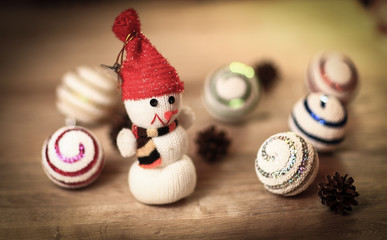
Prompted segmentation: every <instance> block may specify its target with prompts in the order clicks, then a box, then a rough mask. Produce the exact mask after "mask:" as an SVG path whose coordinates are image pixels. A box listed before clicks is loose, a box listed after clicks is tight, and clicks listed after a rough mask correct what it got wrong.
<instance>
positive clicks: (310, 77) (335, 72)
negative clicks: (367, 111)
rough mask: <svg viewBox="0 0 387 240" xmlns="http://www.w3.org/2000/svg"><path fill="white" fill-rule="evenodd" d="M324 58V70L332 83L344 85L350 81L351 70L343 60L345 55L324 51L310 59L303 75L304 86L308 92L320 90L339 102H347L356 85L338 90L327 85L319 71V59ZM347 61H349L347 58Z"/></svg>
mask: <svg viewBox="0 0 387 240" xmlns="http://www.w3.org/2000/svg"><path fill="white" fill-rule="evenodd" d="M322 58H324V59H326V62H325V72H326V74H327V76H328V77H329V79H330V80H331V81H332V82H333V83H337V84H340V85H345V84H348V83H350V80H351V77H352V76H353V74H355V73H353V72H351V69H350V67H349V65H348V63H346V62H344V60H345V59H346V56H345V55H343V54H342V53H338V52H325V53H319V54H317V55H316V56H315V57H314V58H313V60H312V61H311V63H310V65H309V68H308V70H307V74H306V77H305V83H306V87H307V89H308V91H309V92H322V93H325V94H328V95H333V96H335V97H337V98H338V99H339V100H340V101H341V102H343V103H348V102H349V101H350V100H351V99H352V98H353V97H354V95H355V94H356V89H357V88H356V86H355V88H354V89H349V90H345V91H338V90H336V89H334V88H332V87H331V86H329V85H328V84H327V83H326V82H325V81H324V80H323V76H322V75H321V72H320V61H321V59H322ZM348 61H350V60H349V59H348ZM312 85H313V86H314V87H313V86H312Z"/></svg>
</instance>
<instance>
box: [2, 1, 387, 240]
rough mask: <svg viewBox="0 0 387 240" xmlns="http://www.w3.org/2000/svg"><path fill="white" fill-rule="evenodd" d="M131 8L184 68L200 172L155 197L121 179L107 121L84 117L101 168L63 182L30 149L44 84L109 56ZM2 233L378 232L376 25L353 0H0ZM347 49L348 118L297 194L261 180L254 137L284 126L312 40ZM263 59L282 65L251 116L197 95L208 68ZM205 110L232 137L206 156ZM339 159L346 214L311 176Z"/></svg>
mask: <svg viewBox="0 0 387 240" xmlns="http://www.w3.org/2000/svg"><path fill="white" fill-rule="evenodd" d="M127 7H134V8H136V9H137V10H138V12H139V15H140V18H141V21H142V29H143V32H144V33H145V34H146V35H147V36H148V38H150V39H151V41H152V43H153V44H154V45H156V46H157V48H158V49H159V51H160V52H161V53H162V54H163V55H164V56H166V57H167V58H168V60H169V61H170V62H171V63H172V65H174V66H175V67H176V69H177V70H178V72H179V73H180V76H181V78H182V79H183V80H184V81H185V88H186V90H185V93H184V103H185V104H186V105H189V106H191V107H192V108H193V110H194V111H195V112H196V115H197V119H196V122H195V124H194V126H193V127H192V128H191V129H190V130H189V135H190V149H189V152H188V154H189V156H191V157H192V159H193V160H194V162H195V165H196V168H197V174H198V183H197V187H196V190H195V192H194V193H193V194H192V195H191V196H189V197H188V198H186V199H183V200H181V201H179V202H177V203H174V204H170V205H166V206H147V205H143V204H141V203H139V202H137V201H136V200H135V199H134V198H133V196H132V195H131V193H130V191H129V189H128V183H127V174H128V169H129V166H130V164H131V163H132V161H133V159H123V158H122V157H121V156H120V155H119V154H118V153H117V152H116V151H115V150H114V149H113V147H112V146H111V144H110V140H109V138H108V130H109V129H108V126H102V127H98V128H93V129H92V131H93V132H94V133H95V134H96V135H97V136H98V138H99V139H100V140H101V142H102V145H103V147H104V148H105V156H106V166H105V169H104V170H103V172H102V175H101V176H100V178H99V179H98V180H97V181H96V182H95V183H94V184H92V185H91V186H89V187H87V188H85V189H82V190H75V191H69V190H63V189H61V188H59V187H56V186H55V185H54V184H52V183H51V182H50V181H49V180H48V179H47V177H46V176H45V175H44V173H43V171H42V169H41V165H40V161H41V156H40V151H41V147H42V144H43V141H44V140H45V138H46V137H47V136H48V135H49V134H51V133H52V132H53V131H55V130H56V129H58V128H59V127H61V126H62V125H63V123H64V118H63V116H61V115H60V114H59V113H58V111H57V110H56V109H55V87H56V86H57V85H58V84H59V81H60V77H61V75H62V74H63V73H64V72H66V71H68V70H70V69H72V68H74V67H76V66H78V65H84V64H86V65H97V64H100V63H105V64H110V63H112V62H113V61H114V59H115V57H116V54H117V53H118V51H119V49H120V47H121V44H120V43H119V41H118V40H116V39H115V38H114V36H113V34H112V33H111V24H112V22H113V20H114V17H115V16H116V15H117V14H118V13H119V12H120V11H122V10H123V9H125V8H127ZM0 12H1V14H0V23H1V24H0V27H1V32H2V37H1V40H0V41H1V48H0V50H1V55H2V59H3V60H2V63H1V71H0V76H1V79H2V80H1V81H0V112H1V113H2V115H1V118H0V133H1V137H0V239H156V238H160V239H269V238H270V239H273V238H274V239H279V238H291V239H293V238H298V239H299V238H301V239H327V238H332V239H371V238H372V239H384V238H385V236H387V221H386V214H387V193H386V190H385V189H386V188H387V181H386V180H385V177H386V175H387V165H386V154H387V141H386V140H387V137H386V132H387V125H386V118H387V113H386V100H387V99H386V92H387V82H386V81H385V80H386V77H387V69H386V63H387V35H382V34H381V33H379V32H378V31H377V29H376V27H375V21H374V17H373V15H372V12H371V11H367V10H366V9H364V8H362V7H361V5H360V4H358V3H357V1H257V2H254V1H247V2H244V1H235V2H233V1H214V2H204V1H192V2H191V1H189V2H174V1H172V2H164V1H154V2H146V3H145V2H140V1H139V2H133V3H131V4H128V3H124V2H113V3H110V2H109V3H108V2H106V3H105V2H98V3H97V4H93V5H92V4H91V2H90V3H83V4H81V3H77V4H75V3H73V4H64V3H63V2H62V5H45V6H36V5H33V6H32V5H29V6H28V5H26V6H17V7H16V6H12V5H10V6H7V7H5V8H3V9H1V10H0ZM322 49H336V50H340V51H343V52H346V53H347V54H348V55H350V56H351V58H352V59H353V60H354V62H355V63H356V65H357V67H358V70H359V73H360V76H361V87H360V91H359V93H358V96H357V97H356V99H355V101H354V102H353V103H352V104H351V105H350V106H349V114H350V119H349V130H348V135H347V138H346V140H345V142H344V143H343V145H342V146H341V147H340V148H339V149H338V150H337V151H335V152H334V153H333V154H325V155H320V159H321V166H320V170H319V173H318V176H317V179H316V181H315V182H314V183H313V184H312V185H311V187H310V188H308V189H307V190H306V191H305V192H304V193H302V194H300V195H298V196H296V197H289V198H284V197H279V196H275V195H273V194H270V193H269V192H267V191H266V190H265V189H264V188H263V186H262V184H261V183H260V182H259V181H258V178H257V176H256V174H255V170H254V160H255V156H256V153H257V151H258V148H259V147H260V145H261V144H262V143H263V141H264V140H265V139H266V138H268V137H269V136H271V135H272V134H275V133H277V132H281V131H287V130H288V126H287V118H288V114H289V112H290V110H291V108H292V106H293V104H294V103H295V102H296V101H297V100H298V99H299V98H301V97H302V96H303V95H304V94H305V93H306V92H305V89H304V86H303V77H304V72H305V69H306V67H307V64H308V62H309V60H310V59H311V58H312V56H313V55H314V54H315V53H316V52H317V51H319V50H322ZM262 59H270V60H272V61H273V62H274V63H275V64H276V65H277V68H278V69H279V72H280V75H281V79H280V81H279V82H278V83H277V85H275V86H274V88H273V89H272V90H271V91H270V92H266V93H265V94H264V95H263V97H262V100H261V102H260V104H259V107H258V108H257V110H256V111H255V112H254V114H253V115H252V116H251V118H249V120H248V121H245V122H242V123H239V124H232V125H230V124H225V123H221V122H217V121H215V120H214V119H212V118H211V117H210V116H209V114H208V113H207V112H206V111H205V109H204V108H203V106H202V104H201V100H200V94H201V89H202V86H203V82H204V79H205V77H206V75H207V74H208V73H209V72H210V71H211V70H213V69H214V68H216V67H219V66H220V65H223V64H225V63H227V62H229V61H242V62H244V63H247V64H251V65H253V64H255V63H256V62H259V61H260V60H262ZM211 124H216V126H217V127H219V128H221V129H224V130H226V131H227V133H228V134H229V136H230V137H231V138H232V140H233V145H232V147H231V149H230V153H229V154H228V155H227V157H226V158H225V159H223V160H222V161H220V162H217V163H214V164H209V163H206V162H204V161H203V160H202V159H200V158H199V156H198V155H197V154H196V146H195V143H194V139H195V137H196V134H197V132H198V131H200V130H202V129H203V128H204V127H206V126H209V125H211ZM334 171H338V172H340V173H342V174H345V173H348V174H349V175H350V176H352V177H353V178H354V179H355V183H354V184H355V185H356V187H357V189H358V192H359V193H360V197H359V198H358V200H359V206H358V207H355V208H354V210H353V212H352V213H351V214H350V215H348V216H344V217H343V216H340V215H337V214H334V213H332V212H330V211H329V210H328V209H327V208H326V207H325V206H323V205H322V204H321V203H320V199H319V197H318V196H317V194H316V192H317V183H318V182H320V181H323V180H324V178H325V176H326V175H328V174H332V173H333V172H334Z"/></svg>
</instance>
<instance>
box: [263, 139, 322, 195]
mask: <svg viewBox="0 0 387 240" xmlns="http://www.w3.org/2000/svg"><path fill="white" fill-rule="evenodd" d="M318 168H319V159H318V155H317V152H315V150H314V148H313V146H312V145H311V144H309V143H308V142H307V141H306V140H304V139H303V138H302V137H301V136H299V135H297V134H296V133H293V132H284V133H278V134H275V135H273V136H271V137H269V138H268V139H267V140H266V141H265V142H264V143H263V144H262V145H261V147H260V148H259V150H258V154H257V158H256V160H255V170H256V173H257V176H258V179H259V180H260V181H261V182H262V183H263V185H264V187H265V188H266V189H267V190H268V191H270V192H272V193H275V194H279V195H283V196H293V195H297V194H299V193H301V192H302V191H304V190H305V189H306V188H307V187H308V186H309V185H310V184H311V183H312V182H313V181H314V179H315V178H316V175H317V172H318Z"/></svg>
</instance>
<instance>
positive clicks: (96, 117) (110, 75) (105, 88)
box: [56, 66, 119, 125]
mask: <svg viewBox="0 0 387 240" xmlns="http://www.w3.org/2000/svg"><path fill="white" fill-rule="evenodd" d="M118 101H119V98H118V97H117V82H116V80H115V73H114V72H113V71H111V70H110V69H108V68H104V67H100V66H98V67H89V66H80V67H77V68H76V70H75V71H69V72H66V73H65V74H64V75H63V77H62V84H61V85H59V86H58V88H57V102H56V105H57V108H58V110H59V111H60V112H61V113H62V114H64V115H65V116H66V117H67V118H70V119H74V120H76V121H77V122H80V123H84V124H90V125H95V124H98V123H101V122H102V121H103V120H106V118H107V117H108V116H110V115H111V113H113V112H114V110H115V109H116V107H117V103H118Z"/></svg>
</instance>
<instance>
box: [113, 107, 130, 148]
mask: <svg viewBox="0 0 387 240" xmlns="http://www.w3.org/2000/svg"><path fill="white" fill-rule="evenodd" d="M131 127H132V122H131V120H130V119H129V116H128V114H126V112H121V113H117V114H116V116H114V119H113V120H112V124H111V126H110V132H109V137H110V141H111V143H112V144H113V146H114V147H115V148H116V149H117V150H118V146H117V136H118V133H119V132H120V131H121V130H122V129H123V128H131Z"/></svg>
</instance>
